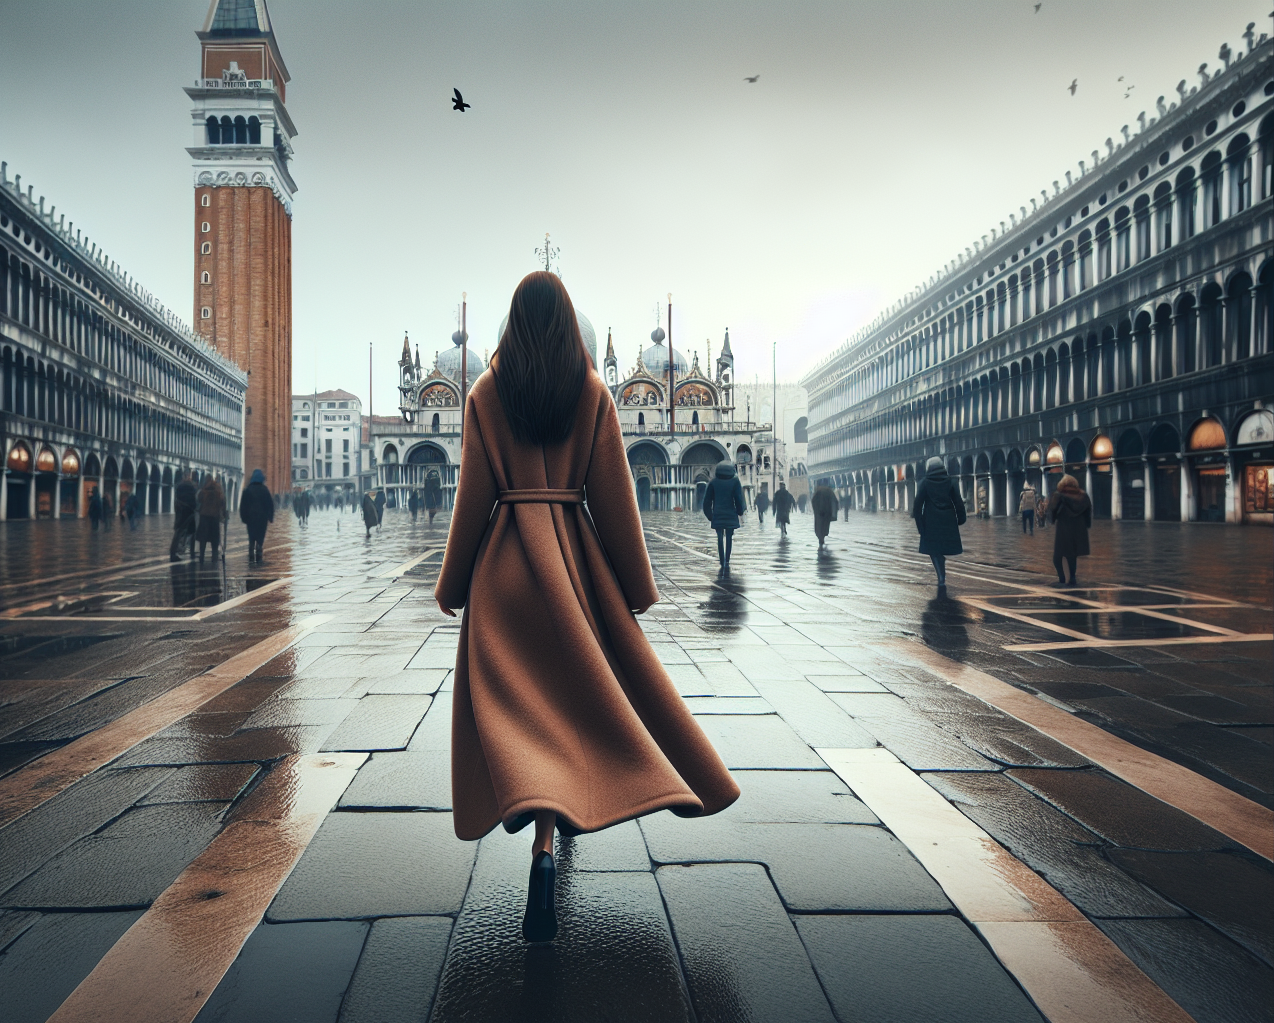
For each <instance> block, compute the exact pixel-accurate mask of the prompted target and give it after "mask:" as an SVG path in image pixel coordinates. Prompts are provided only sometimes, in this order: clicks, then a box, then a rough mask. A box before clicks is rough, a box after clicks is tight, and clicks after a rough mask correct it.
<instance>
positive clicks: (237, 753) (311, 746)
mask: <svg viewBox="0 0 1274 1023" xmlns="http://www.w3.org/2000/svg"><path fill="white" fill-rule="evenodd" d="M331 734H332V726H331V725H299V726H297V727H294V728H253V729H250V730H249V731H245V732H236V733H235V734H234V735H231V736H227V737H225V738H184V739H147V740H146V741H145V742H141V743H138V744H137V745H136V746H134V747H133V748H132V749H131V750H129V751H128V752H127V753H125V754H124V755H123V756H122V757H120V758H119V759H118V760H116V761H114V763H113V765H112V766H114V767H154V766H167V767H185V766H187V765H190V764H246V763H264V762H265V761H267V760H278V759H279V758H281V757H287V756H291V755H293V754H294V753H317V752H318V751H319V747H320V746H322V745H323V741H324V740H325V739H326V738H327V737H328V736H329V735H331Z"/></svg>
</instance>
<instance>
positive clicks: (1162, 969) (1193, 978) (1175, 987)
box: [1096, 920, 1274, 1023]
mask: <svg viewBox="0 0 1274 1023" xmlns="http://www.w3.org/2000/svg"><path fill="white" fill-rule="evenodd" d="M1096 923H1097V926H1098V927H1100V928H1101V929H1102V930H1103V931H1105V932H1106V934H1107V935H1108V936H1109V937H1110V939H1111V940H1112V941H1113V942H1115V944H1116V945H1118V946H1119V947H1120V949H1121V950H1122V951H1123V953H1124V954H1125V955H1126V956H1128V958H1129V959H1131V960H1132V961H1133V962H1134V963H1136V964H1137V966H1138V967H1140V969H1141V970H1142V972H1143V973H1145V974H1146V975H1147V976H1148V977H1149V978H1150V979H1151V980H1153V981H1154V982H1155V983H1156V984H1158V985H1159V986H1160V987H1161V988H1163V990H1164V991H1165V992H1167V993H1168V995H1169V996H1170V997H1171V998H1172V999H1173V1000H1174V1001H1175V1002H1176V1003H1177V1004H1178V1005H1180V1006H1181V1007H1182V1008H1183V1009H1185V1010H1186V1012H1188V1013H1190V1015H1191V1016H1193V1017H1194V1018H1195V1020H1196V1021H1197V1023H1269V1019H1270V1006H1271V1005H1274V970H1271V969H1270V967H1269V966H1268V965H1267V964H1265V963H1263V962H1261V961H1259V960H1258V959H1256V958H1254V957H1253V956H1251V955H1249V954H1248V953H1246V952H1245V951H1243V949H1241V948H1240V947H1239V946H1238V945H1235V944H1234V943H1233V942H1231V941H1228V940H1227V939H1226V938H1224V937H1222V936H1221V935H1219V934H1217V932H1216V931H1214V930H1212V928H1210V927H1208V925H1207V924H1204V923H1201V922H1200V921H1198V920H1098V921H1096Z"/></svg>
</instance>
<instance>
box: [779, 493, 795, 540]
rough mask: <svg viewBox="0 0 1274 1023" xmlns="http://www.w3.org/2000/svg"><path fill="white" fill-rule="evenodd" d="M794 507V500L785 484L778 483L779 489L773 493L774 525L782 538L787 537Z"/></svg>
mask: <svg viewBox="0 0 1274 1023" xmlns="http://www.w3.org/2000/svg"><path fill="white" fill-rule="evenodd" d="M795 507H796V499H795V498H794V497H793V496H792V493H791V491H789V490H788V489H787V484H786V483H780V484H779V489H778V490H776V491H775V492H774V524H775V525H776V526H778V527H779V532H781V533H782V534H783V535H784V536H787V527H788V524H789V523H790V522H791V521H792V509H793V508H795Z"/></svg>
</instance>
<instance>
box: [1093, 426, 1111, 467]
mask: <svg viewBox="0 0 1274 1023" xmlns="http://www.w3.org/2000/svg"><path fill="white" fill-rule="evenodd" d="M1114 453H1115V446H1114V445H1113V444H1112V443H1111V442H1110V438H1109V437H1107V436H1106V435H1105V434H1104V433H1099V434H1098V435H1097V436H1096V437H1094V438H1093V443H1092V444H1091V445H1090V446H1089V448H1088V454H1089V456H1090V457H1091V458H1092V460H1093V461H1094V462H1104V461H1106V460H1107V459H1109V458H1110V457H1111V456H1112V455H1114Z"/></svg>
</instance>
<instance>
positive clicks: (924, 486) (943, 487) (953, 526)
mask: <svg viewBox="0 0 1274 1023" xmlns="http://www.w3.org/2000/svg"><path fill="white" fill-rule="evenodd" d="M911 517H912V518H913V519H915V520H916V529H917V530H918V531H919V533H920V553H921V554H928V555H929V559H930V560H931V561H932V562H933V570H934V571H935V572H936V573H937V574H938V592H939V593H945V592H946V589H947V558H948V557H950V556H952V555H955V554H963V553H964V547H963V545H961V543H960V527H961V526H963V525H964V523H965V522H966V521H967V519H968V513H967V512H966V511H965V508H964V498H962V497H961V496H960V489H959V488H958V487H957V486H956V485H955V482H954V481H953V480H952V479H951V477H950V476H948V475H947V468H946V466H944V465H943V464H942V459H941V458H938V457H937V456H936V455H935V456H934V457H933V458H931V459H929V461H928V462H926V463H925V478H924V479H922V480H921V481H920V486H918V487H916V501H915V505H914V506H913V508H912V511H911Z"/></svg>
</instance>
